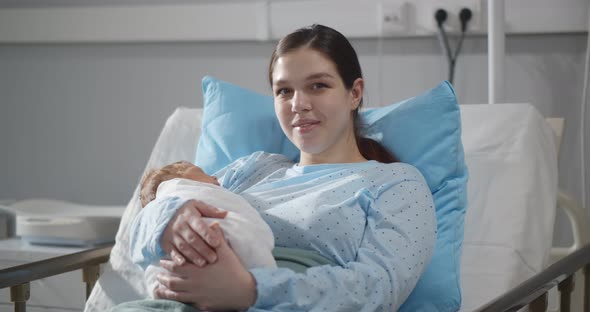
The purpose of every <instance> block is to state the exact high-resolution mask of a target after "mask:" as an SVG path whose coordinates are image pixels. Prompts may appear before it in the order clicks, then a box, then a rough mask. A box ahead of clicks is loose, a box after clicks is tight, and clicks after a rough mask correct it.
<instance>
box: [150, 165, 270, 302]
mask: <svg viewBox="0 0 590 312" xmlns="http://www.w3.org/2000/svg"><path fill="white" fill-rule="evenodd" d="M140 187H141V190H140V200H141V205H142V207H145V206H146V205H147V204H148V203H149V202H151V201H152V200H154V199H156V198H163V197H180V198H181V199H182V200H191V199H198V200H200V201H202V202H205V203H207V204H209V205H211V206H213V207H216V208H219V209H222V210H226V211H228V214H227V216H226V217H225V218H224V219H216V218H203V220H204V221H205V222H207V223H208V224H211V223H213V222H218V223H219V225H220V226H221V229H222V230H223V233H224V236H225V238H226V240H227V242H228V244H229V245H230V246H231V247H232V249H233V250H234V252H235V253H236V255H237V256H238V258H239V259H240V261H241V262H242V264H243V265H244V266H245V267H246V268H248V269H250V268H255V267H271V268H276V267H277V265H276V262H275V260H274V258H273V255H272V250H273V248H274V236H273V234H272V231H271V229H270V227H269V226H268V225H267V224H266V222H264V220H263V219H262V218H261V217H260V215H259V214H258V211H256V209H254V208H253V207H252V206H250V204H249V203H248V202H247V201H246V200H245V199H243V198H242V197H241V196H239V195H237V194H234V193H232V192H230V191H228V190H226V189H224V188H222V187H221V186H219V183H218V182H217V179H216V178H215V177H214V176H210V175H207V174H206V173H205V172H204V171H203V170H202V169H201V168H199V167H198V166H195V165H193V164H192V163H189V162H186V161H179V162H175V163H172V164H170V165H167V166H164V167H162V168H160V169H156V170H150V171H148V172H147V173H146V174H145V175H144V176H143V178H142V180H141V183H140ZM160 270H163V269H162V268H160V267H159V266H158V263H152V264H151V265H150V266H148V267H147V269H146V271H145V279H146V285H147V289H148V293H149V294H150V296H151V297H152V298H153V297H154V293H153V292H154V290H155V289H156V287H157V285H158V281H157V280H156V275H157V273H158V272H159V271H160Z"/></svg>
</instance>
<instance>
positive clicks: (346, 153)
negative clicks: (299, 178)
mask: <svg viewBox="0 0 590 312" xmlns="http://www.w3.org/2000/svg"><path fill="white" fill-rule="evenodd" d="M365 161H367V159H366V158H365V157H363V155H362V154H361V152H360V150H359V148H358V145H357V143H356V139H355V137H354V134H353V135H352V136H347V138H346V140H345V141H344V142H341V143H340V144H334V145H332V146H331V147H330V148H328V149H327V150H325V151H323V152H321V153H317V154H310V153H306V152H304V151H301V153H300V157H299V165H300V166H306V165H317V164H338V163H355V162H365Z"/></svg>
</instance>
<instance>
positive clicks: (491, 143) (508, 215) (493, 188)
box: [85, 104, 557, 311]
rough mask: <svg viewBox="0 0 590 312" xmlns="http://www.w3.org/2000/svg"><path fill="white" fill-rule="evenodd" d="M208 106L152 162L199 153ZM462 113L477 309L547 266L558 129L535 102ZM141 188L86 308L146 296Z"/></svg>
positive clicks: (469, 288) (470, 294)
mask: <svg viewBox="0 0 590 312" xmlns="http://www.w3.org/2000/svg"><path fill="white" fill-rule="evenodd" d="M201 112H202V110H201V109H188V108H179V109H177V110H176V111H175V112H174V113H173V114H172V115H171V116H170V117H169V118H168V120H167V122H166V125H165V127H164V129H163V130H162V133H161V134H160V137H159V138H158V141H157V143H156V145H155V147H154V149H153V151H152V154H151V156H150V159H149V161H148V164H147V166H146V168H151V167H158V166H162V165H164V164H168V163H170V162H173V161H177V160H189V161H192V160H193V159H194V154H195V151H196V145H197V141H198V137H199V136H200V122H201ZM461 113H462V121H463V144H464V148H465V153H466V161H467V165H468V167H469V174H470V180H469V185H468V200H469V206H468V209H467V214H466V219H465V240H464V247H463V257H462V263H461V284H462V289H463V308H462V310H463V311H471V310H473V309H474V308H476V307H478V306H481V305H482V304H484V303H486V302H487V301H489V300H491V299H493V298H495V297H496V296H498V295H500V294H501V293H503V292H505V291H507V290H509V289H510V288H512V287H514V286H515V285H517V284H519V283H520V282H521V281H523V280H524V279H526V278H528V277H530V276H532V275H534V274H535V273H537V272H539V271H541V270H542V269H543V268H544V267H545V265H546V263H547V260H548V255H549V250H550V247H551V241H552V234H553V233H552V231H553V222H554V218H555V199H556V197H555V196H556V195H555V194H556V188H557V168H556V166H557V161H556V156H555V151H554V137H553V135H552V133H551V130H550V129H549V128H548V127H547V126H546V124H545V122H544V120H543V118H542V117H541V116H540V114H539V113H538V112H537V111H536V109H535V108H534V107H532V106H531V105H528V104H502V105H464V106H462V107H461ZM137 194H138V190H137V189H136V190H135V192H134V194H133V197H132V198H131V200H130V201H129V203H128V205H127V209H126V210H125V214H124V215H123V218H122V220H121V225H120V228H119V231H118V233H117V238H116V240H117V241H116V243H115V246H114V247H113V251H112V253H111V259H110V262H109V263H108V264H107V265H105V266H103V270H102V274H101V277H100V279H99V281H98V282H97V284H96V286H95V288H94V290H93V292H92V294H91V296H90V298H89V300H88V301H87V304H86V309H85V311H105V310H107V309H108V308H110V307H111V306H113V305H115V304H118V303H120V302H124V301H129V300H136V299H143V298H147V292H146V287H145V284H144V282H143V273H142V272H141V271H140V270H139V268H138V267H137V266H135V265H134V264H133V263H131V262H130V260H129V255H128V250H127V248H125V247H126V246H128V229H129V226H130V223H131V220H132V219H133V218H134V217H135V215H136V214H137V213H138V212H139V210H140V204H139V200H138V196H137Z"/></svg>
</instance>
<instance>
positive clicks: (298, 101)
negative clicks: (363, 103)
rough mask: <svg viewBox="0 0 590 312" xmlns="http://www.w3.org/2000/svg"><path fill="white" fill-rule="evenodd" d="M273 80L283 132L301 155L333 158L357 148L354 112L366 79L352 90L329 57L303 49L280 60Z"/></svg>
mask: <svg viewBox="0 0 590 312" xmlns="http://www.w3.org/2000/svg"><path fill="white" fill-rule="evenodd" d="M272 81H273V86H272V89H273V93H274V104H275V111H276V114H277V117H278V119H279V122H280V124H281V128H282V129H283V131H284V132H285V134H286V135H287V137H288V138H289V139H290V140H291V142H293V143H294V144H295V145H296V146H297V147H298V148H299V149H300V150H301V152H302V153H308V154H313V155H323V156H327V157H330V155H332V153H338V152H343V151H348V150H349V149H350V146H351V144H352V145H354V146H355V148H356V144H355V141H354V130H353V121H352V115H351V112H352V111H353V110H354V109H356V108H357V107H358V105H359V102H360V99H361V97H362V88H363V82H362V79H361V78H359V79H357V80H356V81H355V83H354V85H353V87H352V89H351V90H347V89H346V87H345V85H344V82H343V81H342V79H341V77H340V75H339V74H338V70H337V69H336V65H335V64H334V63H333V62H332V61H331V60H330V59H329V58H327V57H326V56H324V54H322V53H320V52H318V51H316V50H313V49H310V48H299V49H297V50H294V51H291V52H288V53H286V54H284V55H283V56H281V57H279V58H278V59H277V61H276V63H275V65H274V69H273V72H272ZM359 86H360V87H359Z"/></svg>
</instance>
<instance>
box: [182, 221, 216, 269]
mask: <svg viewBox="0 0 590 312" xmlns="http://www.w3.org/2000/svg"><path fill="white" fill-rule="evenodd" d="M207 228H208V226H207ZM208 231H209V232H213V231H211V230H208ZM180 235H181V236H182V238H183V239H184V240H185V241H186V242H187V243H188V244H189V245H190V249H193V250H195V251H196V252H197V253H198V254H199V256H200V257H202V258H204V259H205V260H207V261H208V262H209V263H214V262H215V261H216V260H217V254H216V253H215V250H213V248H211V247H209V245H207V243H206V242H205V241H203V239H201V237H200V236H199V235H198V233H195V232H194V231H193V230H192V228H191V227H189V226H187V227H186V228H185V229H183V230H182V231H180ZM208 235H211V234H208ZM217 244H219V242H217ZM195 264H198V263H196V262H195Z"/></svg>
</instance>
